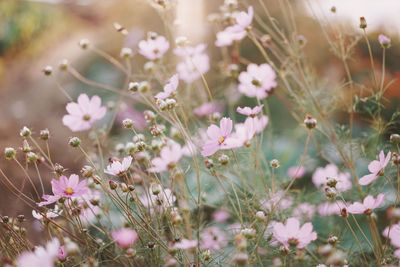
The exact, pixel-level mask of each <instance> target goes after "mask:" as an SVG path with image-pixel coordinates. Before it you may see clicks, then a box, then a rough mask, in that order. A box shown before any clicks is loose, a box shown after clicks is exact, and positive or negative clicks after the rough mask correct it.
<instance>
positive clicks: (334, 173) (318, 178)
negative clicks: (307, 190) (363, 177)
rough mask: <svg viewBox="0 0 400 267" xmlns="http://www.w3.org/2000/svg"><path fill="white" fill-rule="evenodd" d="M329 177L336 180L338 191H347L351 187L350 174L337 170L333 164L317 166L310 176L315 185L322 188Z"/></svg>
mask: <svg viewBox="0 0 400 267" xmlns="http://www.w3.org/2000/svg"><path fill="white" fill-rule="evenodd" d="M329 178H334V179H335V180H336V181H337V183H336V190H338V191H339V192H344V191H347V190H349V189H350V188H351V187H352V184H351V176H350V174H349V173H348V172H339V169H338V167H337V166H336V165H335V164H328V165H326V166H325V167H324V168H322V167H320V168H317V169H316V170H315V172H314V174H313V176H312V181H313V183H314V185H315V186H316V187H318V188H324V187H326V183H327V181H328V179H329Z"/></svg>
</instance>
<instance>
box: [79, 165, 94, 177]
mask: <svg viewBox="0 0 400 267" xmlns="http://www.w3.org/2000/svg"><path fill="white" fill-rule="evenodd" d="M81 173H82V176H83V177H85V178H90V177H92V176H93V174H94V168H93V167H92V166H89V165H85V166H83V168H82V169H81Z"/></svg>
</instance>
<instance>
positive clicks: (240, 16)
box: [234, 6, 254, 30]
mask: <svg viewBox="0 0 400 267" xmlns="http://www.w3.org/2000/svg"><path fill="white" fill-rule="evenodd" d="M253 16H254V9H253V7H252V6H249V8H248V9H247V13H246V12H244V11H241V12H239V13H235V14H234V17H235V19H236V26H238V27H240V28H241V29H243V30H245V29H246V28H247V27H249V26H250V25H251V23H252V21H253Z"/></svg>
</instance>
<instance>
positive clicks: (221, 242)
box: [200, 226, 228, 251]
mask: <svg viewBox="0 0 400 267" xmlns="http://www.w3.org/2000/svg"><path fill="white" fill-rule="evenodd" d="M200 236H201V240H200V248H201V249H209V250H211V251H217V250H220V249H222V248H224V247H225V246H226V245H227V244H228V239H227V237H226V234H225V233H224V232H223V231H222V230H221V229H219V228H218V227H215V226H211V227H208V228H205V229H204V230H203V231H202V232H201V235H200Z"/></svg>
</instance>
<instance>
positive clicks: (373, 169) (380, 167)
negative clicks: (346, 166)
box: [359, 150, 392, 185]
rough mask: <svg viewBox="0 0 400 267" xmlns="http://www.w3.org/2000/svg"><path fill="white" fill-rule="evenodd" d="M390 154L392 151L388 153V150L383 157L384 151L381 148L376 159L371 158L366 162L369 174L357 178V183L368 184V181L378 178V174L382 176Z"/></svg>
mask: <svg viewBox="0 0 400 267" xmlns="http://www.w3.org/2000/svg"><path fill="white" fill-rule="evenodd" d="M391 156H392V153H390V151H389V152H388V153H387V155H386V157H385V153H384V152H383V150H382V151H381V152H380V153H379V157H378V160H373V161H371V162H370V163H369V164H368V170H369V172H370V174H367V175H364V176H363V177H361V178H360V180H359V184H360V185H369V184H370V183H372V182H373V181H375V180H376V179H378V177H379V176H382V175H383V174H384V170H385V168H386V166H387V165H388V164H389V161H390V158H391Z"/></svg>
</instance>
